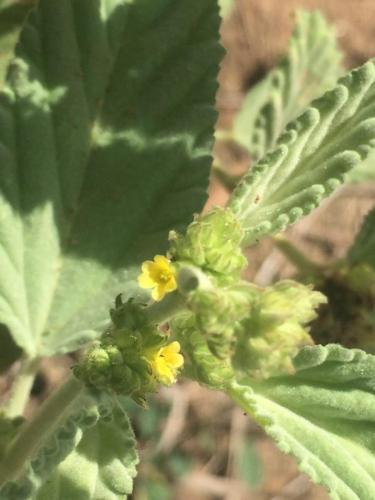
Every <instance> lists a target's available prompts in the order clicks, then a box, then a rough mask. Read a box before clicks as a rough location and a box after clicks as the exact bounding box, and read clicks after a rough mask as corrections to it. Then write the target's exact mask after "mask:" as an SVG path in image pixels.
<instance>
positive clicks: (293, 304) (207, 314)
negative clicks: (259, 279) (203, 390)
mask: <svg viewBox="0 0 375 500" xmlns="http://www.w3.org/2000/svg"><path fill="white" fill-rule="evenodd" d="M242 236H243V235H242V230H241V226H240V225H239V224H238V221H237V220H236V219H235V218H234V216H233V215H232V213H231V212H230V210H229V209H214V210H213V211H212V212H210V213H208V214H207V215H204V216H201V217H198V218H197V219H196V220H195V221H194V222H193V223H192V224H191V225H190V226H189V228H188V229H187V232H186V235H185V236H176V235H174V234H173V235H172V238H171V239H172V245H171V255H172V256H173V258H174V259H176V260H175V262H174V265H175V267H176V268H177V270H179V273H178V275H177V284H178V287H179V288H180V289H181V292H183V293H184V294H185V298H186V306H187V308H188V310H189V311H190V312H189V313H185V315H183V316H182V317H181V318H177V319H176V320H175V321H174V322H173V323H172V330H173V332H174V334H175V335H176V336H177V338H179V339H180V340H181V343H182V346H183V349H184V352H185V353H186V354H187V355H188V357H189V359H190V360H191V361H192V365H194V367H192V368H191V369H192V370H193V371H194V372H195V374H196V376H197V377H199V378H200V381H202V382H205V383H211V384H212V383H215V384H216V386H218V384H219V385H220V382H219V378H220V377H215V375H214V373H215V370H216V373H217V374H218V373H220V372H222V371H223V369H224V371H225V372H226V377H228V376H229V372H231V371H232V373H233V371H235V372H236V373H237V376H241V375H242V374H244V375H245V376H252V377H254V376H256V377H262V378H266V377H269V376H272V375H278V374H282V373H290V372H291V371H292V369H293V364H292V359H293V357H294V356H295V355H296V354H297V352H298V350H299V349H300V347H302V346H303V345H306V344H311V343H312V340H311V337H310V335H309V331H308V328H307V326H306V325H307V324H308V323H309V322H310V321H312V320H313V319H314V318H315V316H316V313H315V309H316V308H317V307H318V306H319V304H321V303H323V302H325V298H324V296H323V295H322V294H321V293H319V292H315V291H313V290H311V288H310V287H307V286H304V285H302V284H299V283H296V282H293V281H289V280H288V281H281V282H279V283H277V284H276V285H274V286H270V287H267V288H261V287H257V286H255V285H252V284H250V283H247V282H245V281H242V280H241V279H240V273H241V271H242V269H243V267H244V264H245V262H246V260H245V257H244V256H243V254H242V252H241V240H242ZM184 266H185V267H184ZM194 274H195V280H194V279H193V275H194ZM186 282H189V283H195V286H190V287H189V286H185V283H186ZM181 283H183V286H182V285H181ZM192 339H194V341H192ZM215 360H216V361H215ZM199 364H200V366H197V365H199Z"/></svg>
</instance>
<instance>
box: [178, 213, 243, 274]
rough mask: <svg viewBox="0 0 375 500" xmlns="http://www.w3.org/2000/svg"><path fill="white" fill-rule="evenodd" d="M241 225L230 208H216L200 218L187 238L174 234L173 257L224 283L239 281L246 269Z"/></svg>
mask: <svg viewBox="0 0 375 500" xmlns="http://www.w3.org/2000/svg"><path fill="white" fill-rule="evenodd" d="M243 236H244V231H243V229H242V226H241V225H240V223H239V222H238V221H237V219H236V218H235V217H234V215H233V213H232V212H231V211H230V210H229V209H228V208H219V207H218V208H215V209H213V210H211V211H210V212H209V213H207V214H205V215H200V216H198V217H196V218H195V220H194V221H193V222H192V223H191V224H190V226H189V227H188V228H187V230H186V233H185V235H184V236H182V235H179V234H177V233H176V232H174V231H172V232H171V233H170V235H169V239H170V242H171V247H170V255H171V257H172V258H173V259H174V260H175V261H177V262H178V261H182V262H184V261H185V262H188V263H191V264H193V265H195V266H197V267H199V268H201V269H202V270H204V271H205V272H207V273H211V274H212V275H213V276H214V277H215V278H216V279H217V281H218V283H221V284H229V283H233V282H234V281H237V280H238V279H239V277H240V273H241V271H242V270H243V269H244V267H245V266H246V259H245V257H244V255H243V254H242V251H241V241H242V239H243Z"/></svg>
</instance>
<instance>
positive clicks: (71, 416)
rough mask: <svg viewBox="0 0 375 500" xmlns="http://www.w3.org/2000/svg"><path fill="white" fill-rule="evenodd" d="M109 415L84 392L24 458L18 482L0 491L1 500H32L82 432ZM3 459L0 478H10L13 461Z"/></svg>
mask: <svg viewBox="0 0 375 500" xmlns="http://www.w3.org/2000/svg"><path fill="white" fill-rule="evenodd" d="M111 412H112V405H111V404H110V402H109V401H108V400H104V399H103V401H101V400H100V399H99V398H98V397H96V396H95V397H93V396H92V395H90V394H89V393H86V392H84V393H83V394H82V395H81V396H80V398H79V399H78V400H77V401H76V402H75V403H73V404H72V405H70V404H67V406H66V411H65V412H64V413H63V414H62V415H61V418H60V420H58V421H56V422H55V425H54V427H53V428H52V429H51V430H50V432H49V434H48V436H47V437H46V439H42V440H40V442H39V443H38V446H37V448H36V449H35V450H34V451H33V453H32V455H30V456H29V457H26V460H25V461H24V464H23V465H22V469H21V472H20V474H19V476H18V477H17V480H10V481H8V482H6V483H5V484H4V485H3V486H2V487H1V489H0V500H13V499H14V498H17V500H30V499H31V498H34V496H33V495H35V494H36V492H37V491H38V490H39V488H40V487H41V486H42V485H43V484H44V483H45V482H46V480H47V479H49V478H50V477H51V474H53V473H54V471H55V470H56V468H57V466H58V465H59V464H60V463H61V462H62V461H64V460H65V459H66V457H67V456H68V455H69V454H70V453H71V452H72V451H73V450H74V449H75V447H76V446H77V445H78V443H79V442H80V441H81V438H82V435H83V434H84V433H85V431H86V430H87V429H90V428H92V427H93V426H95V425H96V424H97V422H98V421H99V419H100V418H107V417H108V416H110V415H111ZM25 425H26V423H25ZM22 430H23V429H22V426H19V432H20V433H22ZM8 434H9V433H8ZM15 439H17V436H15ZM11 445H12V443H11ZM13 446H15V445H14V444H13ZM8 452H9V450H7V452H6V453H8ZM2 458H3V463H1V464H0V474H1V475H4V476H5V477H9V471H8V469H7V466H8V464H9V462H10V463H12V460H9V458H8V455H7V454H5V455H4V457H2Z"/></svg>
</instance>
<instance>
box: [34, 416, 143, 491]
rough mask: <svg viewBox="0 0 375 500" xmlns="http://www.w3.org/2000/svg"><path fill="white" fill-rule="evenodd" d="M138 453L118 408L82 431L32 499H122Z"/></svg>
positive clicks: (130, 489)
mask: <svg viewBox="0 0 375 500" xmlns="http://www.w3.org/2000/svg"><path fill="white" fill-rule="evenodd" d="M137 463H138V457H137V453H136V450H135V440H134V434H133V431H132V429H131V427H130V423H129V420H128V418H127V417H126V416H125V415H124V414H123V413H122V412H121V411H120V410H119V409H116V410H114V411H113V415H112V419H109V420H108V419H107V420H106V419H101V420H99V421H98V423H97V424H96V425H95V426H94V427H91V428H89V429H86V430H85V431H84V432H83V435H82V437H81V439H80V441H79V443H78V446H77V447H76V448H75V449H74V450H73V451H72V453H70V454H69V455H68V457H67V458H66V459H65V460H64V461H63V462H61V464H60V465H59V467H58V468H57V469H56V470H55V471H54V472H53V474H52V475H51V477H50V478H49V479H48V480H47V481H46V482H45V484H44V486H43V487H42V488H41V490H40V491H39V492H38V494H37V495H36V496H35V497H34V498H33V500H66V499H68V498H69V500H124V499H126V498H127V495H129V494H130V493H131V492H132V489H133V479H134V477H135V475H136V465H137Z"/></svg>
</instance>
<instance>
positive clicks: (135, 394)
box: [74, 297, 183, 404]
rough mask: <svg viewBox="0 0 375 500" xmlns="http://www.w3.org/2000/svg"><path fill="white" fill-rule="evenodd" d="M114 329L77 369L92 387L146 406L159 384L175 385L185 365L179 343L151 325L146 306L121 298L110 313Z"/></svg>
mask: <svg viewBox="0 0 375 500" xmlns="http://www.w3.org/2000/svg"><path fill="white" fill-rule="evenodd" d="M111 319H112V325H111V327H110V328H109V329H108V331H107V332H105V334H104V335H103V337H102V339H101V340H100V341H99V342H97V343H95V344H94V345H93V346H92V347H91V348H90V349H89V351H88V352H87V353H86V354H85V355H84V357H83V359H82V361H81V362H80V363H79V364H78V365H77V366H76V367H75V368H74V373H75V375H76V376H77V377H78V378H79V379H81V380H83V381H85V382H86V383H87V384H88V385H89V386H93V387H96V388H99V389H104V390H107V391H113V392H115V393H119V394H124V395H130V396H131V397H132V398H133V399H134V400H135V401H136V402H137V403H139V404H144V401H145V396H146V394H147V393H150V392H153V391H154V390H155V389H156V387H157V384H159V383H161V384H165V385H170V384H172V383H173V382H175V379H176V373H177V370H178V368H180V367H181V366H182V364H183V357H182V355H181V354H180V353H179V351H180V345H179V344H178V342H172V343H168V335H167V334H165V333H163V332H161V331H160V330H159V329H158V327H157V326H156V325H153V324H152V323H150V322H149V321H148V319H147V316H146V315H145V313H144V308H143V306H141V305H139V304H136V303H134V302H133V301H128V302H126V303H122V301H121V298H120V297H118V299H117V301H116V308H115V309H113V310H112V311H111Z"/></svg>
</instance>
